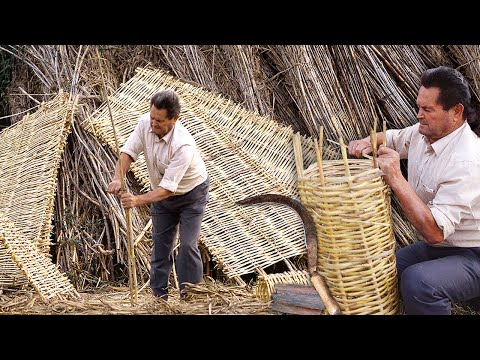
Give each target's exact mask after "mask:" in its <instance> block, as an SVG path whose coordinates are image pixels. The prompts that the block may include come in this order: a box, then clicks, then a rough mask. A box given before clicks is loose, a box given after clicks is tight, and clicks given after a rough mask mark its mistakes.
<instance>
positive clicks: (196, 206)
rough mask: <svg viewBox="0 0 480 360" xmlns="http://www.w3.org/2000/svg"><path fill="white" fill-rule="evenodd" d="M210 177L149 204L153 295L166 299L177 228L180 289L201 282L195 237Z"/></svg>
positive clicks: (196, 238)
mask: <svg viewBox="0 0 480 360" xmlns="http://www.w3.org/2000/svg"><path fill="white" fill-rule="evenodd" d="M209 187H210V179H209V178H207V180H205V181H204V182H203V183H201V184H200V185H198V186H196V187H195V188H194V189H192V190H191V191H189V192H188V193H186V194H183V195H176V196H170V197H169V198H167V199H165V200H162V201H159V202H156V203H153V204H151V205H150V214H151V216H152V239H153V249H152V256H151V260H150V287H151V289H152V292H153V294H154V295H155V296H161V297H163V298H164V299H167V298H168V280H169V276H170V272H171V271H172V267H173V260H174V251H173V250H174V248H175V245H176V239H177V231H179V240H180V246H179V248H178V254H177V257H176V264H175V268H176V271H177V277H178V281H179V283H180V285H179V286H180V291H181V292H182V291H183V290H184V288H185V284H184V283H185V282H189V283H192V284H197V283H200V282H202V281H203V262H202V257H201V255H200V250H199V248H198V238H199V236H200V227H201V224H202V219H203V214H204V213H205V207H206V205H207V202H208V189H209Z"/></svg>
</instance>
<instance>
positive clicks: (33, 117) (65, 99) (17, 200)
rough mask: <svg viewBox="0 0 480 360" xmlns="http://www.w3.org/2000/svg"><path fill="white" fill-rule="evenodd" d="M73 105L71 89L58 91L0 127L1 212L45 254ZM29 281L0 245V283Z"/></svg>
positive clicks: (23, 283) (12, 283)
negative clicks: (25, 113)
mask: <svg viewBox="0 0 480 360" xmlns="http://www.w3.org/2000/svg"><path fill="white" fill-rule="evenodd" d="M74 107H75V105H74V101H73V100H72V99H70V97H69V95H68V94H64V93H59V94H58V95H57V96H56V97H55V98H53V99H52V100H51V101H49V102H46V103H43V104H42V105H41V106H40V107H39V108H38V110H37V111H36V112H35V113H33V114H30V115H26V116H24V118H23V119H22V120H21V121H19V122H17V123H16V124H14V125H12V126H10V127H9V128H6V129H5V130H3V131H2V132H1V133H0V182H1V183H2V186H1V187H0V212H1V213H3V214H4V215H5V217H6V218H7V219H8V220H9V221H11V222H13V223H14V224H15V229H16V230H15V231H16V232H17V233H16V237H17V238H18V240H19V241H20V239H21V241H22V242H24V243H27V242H28V243H29V244H32V245H34V247H35V248H36V249H37V250H38V251H39V252H40V253H42V254H43V256H44V257H45V258H47V257H50V255H49V251H50V245H51V231H52V226H53V225H52V217H53V206H54V201H55V191H56V184H57V173H58V168H59V164H60V161H61V158H62V153H63V149H64V147H65V144H66V140H67V137H68V134H69V133H70V124H71V119H72V116H73V115H72V114H73V112H74ZM25 246H29V245H25ZM50 262H51V260H50ZM25 266H28V264H25ZM27 283H28V279H27V278H26V277H25V275H24V273H23V272H22V271H20V269H19V267H18V264H15V263H14V262H13V260H12V256H11V254H10V253H8V254H7V252H6V248H5V246H4V245H3V246H2V245H0V284H2V285H5V286H14V287H17V286H23V285H25V284H27Z"/></svg>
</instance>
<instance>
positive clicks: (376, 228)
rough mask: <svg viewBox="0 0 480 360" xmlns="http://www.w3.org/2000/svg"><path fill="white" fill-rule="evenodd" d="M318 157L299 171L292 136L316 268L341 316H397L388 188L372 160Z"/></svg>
mask: <svg viewBox="0 0 480 360" xmlns="http://www.w3.org/2000/svg"><path fill="white" fill-rule="evenodd" d="M340 143H341V146H342V155H343V160H322V149H321V144H322V139H321V136H320V146H317V166H315V167H313V166H310V167H309V168H308V170H307V171H304V170H303V160H302V154H301V148H300V138H299V137H298V136H296V135H295V136H294V149H295V158H296V163H297V164H298V166H297V172H298V175H299V176H298V188H299V193H300V197H301V201H302V203H303V204H304V205H305V207H307V209H309V211H310V212H311V213H312V215H313V217H314V219H315V224H316V228H317V237H318V256H317V259H318V260H317V268H318V270H319V272H320V274H321V275H322V276H323V277H324V278H325V280H326V282H327V285H328V287H329V289H330V291H331V293H332V295H333V296H334V297H335V298H336V300H337V302H338V304H339V306H340V308H341V310H342V313H343V314H358V315H360V314H396V313H397V311H398V290H397V278H396V266H395V255H394V250H395V238H394V234H393V227H392V220H391V203H390V195H391V193H390V188H389V187H388V185H386V184H385V183H384V181H383V179H382V177H381V174H380V171H379V169H378V168H376V167H374V166H373V161H372V160H375V158H374V159H372V160H368V159H347V155H346V151H345V145H344V144H343V140H342V139H341V138H340Z"/></svg>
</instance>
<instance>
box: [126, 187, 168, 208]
mask: <svg viewBox="0 0 480 360" xmlns="http://www.w3.org/2000/svg"><path fill="white" fill-rule="evenodd" d="M172 194H173V193H172V192H171V191H169V190H166V189H164V188H161V187H158V188H156V189H155V190H152V191H149V192H147V193H145V194H141V195H136V196H135V198H136V199H135V206H142V205H148V204H151V203H154V202H157V201H160V200H164V199H166V198H168V197H169V196H170V195H172Z"/></svg>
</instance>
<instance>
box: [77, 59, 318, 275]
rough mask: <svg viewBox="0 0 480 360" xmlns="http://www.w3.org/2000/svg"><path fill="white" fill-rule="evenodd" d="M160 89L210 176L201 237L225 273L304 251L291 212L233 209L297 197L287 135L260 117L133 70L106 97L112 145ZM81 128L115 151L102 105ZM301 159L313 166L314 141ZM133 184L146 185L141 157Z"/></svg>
mask: <svg viewBox="0 0 480 360" xmlns="http://www.w3.org/2000/svg"><path fill="white" fill-rule="evenodd" d="M164 88H172V89H174V90H175V91H176V92H177V93H178V94H179V95H180V97H181V100H182V113H181V115H180V120H181V122H182V124H183V125H184V126H185V127H186V128H187V129H188V130H189V131H190V132H191V134H192V135H193V137H194V138H195V141H196V143H197V147H198V149H199V151H200V152H201V155H202V157H203V159H204V160H205V163H206V166H207V170H208V172H209V174H210V177H211V184H212V185H211V188H210V195H211V200H210V202H209V203H208V205H207V209H206V213H205V216H204V221H203V223H202V229H201V236H200V240H201V241H202V242H203V244H204V245H205V246H206V247H207V249H208V250H209V251H210V253H211V254H212V256H213V258H214V260H215V261H217V262H218V263H219V264H220V266H221V267H222V270H223V271H224V272H225V274H226V275H227V276H230V277H235V276H240V275H243V274H247V273H251V272H254V271H255V270H256V269H259V268H261V269H263V268H266V267H268V266H270V265H272V264H275V263H277V262H279V261H282V260H285V259H288V258H290V257H292V256H298V255H302V254H304V253H305V251H306V246H305V239H304V237H305V236H304V230H303V223H302V222H301V219H300V218H299V217H298V215H297V214H296V213H295V211H294V210H292V209H290V208H288V207H286V206H282V205H277V204H271V203H266V204H256V205H251V206H239V205H237V204H236V203H235V202H236V201H238V200H241V199H243V198H245V197H247V196H251V195H257V194H262V193H267V192H268V193H278V194H282V195H286V196H291V197H293V198H297V199H298V198H299V194H298V190H297V185H296V181H297V179H296V173H295V158H294V154H293V150H292V149H293V147H292V143H291V141H292V140H291V138H292V130H291V128H290V127H285V126H282V125H280V124H279V123H278V122H276V121H274V120H273V119H270V118H267V117H261V116H259V115H257V114H255V113H252V112H249V111H246V110H245V109H243V108H242V106H240V105H239V104H236V103H233V102H232V101H229V100H228V99H225V98H223V97H222V96H220V95H217V94H213V93H212V92H210V91H207V90H204V89H202V88H201V87H198V86H194V85H192V84H188V83H184V82H182V81H180V80H178V79H176V78H174V77H172V76H170V75H168V74H167V73H165V72H164V71H161V70H157V69H152V68H144V69H137V72H136V75H135V76H134V77H132V78H131V79H130V80H129V81H127V82H126V83H125V84H122V86H121V88H120V89H119V90H118V91H117V92H116V93H115V94H113V95H111V96H110V97H109V103H110V111H111V113H112V118H113V121H114V124H115V132H116V135H117V139H118V144H119V146H122V145H123V144H124V143H125V141H126V139H127V138H128V136H129V134H130V133H131V132H132V131H133V129H134V127H135V125H136V123H137V121H138V118H139V116H140V115H141V114H143V113H145V112H148V111H149V107H150V102H149V101H150V98H151V96H152V95H153V94H155V93H156V92H157V91H159V90H162V89H164ZM82 126H83V127H84V128H85V129H86V130H87V131H89V132H91V133H92V134H95V135H96V136H98V137H99V138H100V139H101V140H102V141H104V142H105V143H106V144H108V145H109V146H111V147H112V148H113V149H114V148H115V146H116V145H115V137H114V131H113V127H112V125H111V118H110V112H109V110H108V106H107V105H103V106H101V107H100V108H99V109H98V110H97V111H96V112H95V113H94V114H93V115H92V116H90V118H88V119H87V120H86V121H85V122H84V123H82ZM304 147H305V148H304V152H305V154H313V155H310V157H309V156H306V157H305V162H306V163H307V164H308V163H313V162H314V160H315V159H314V152H313V151H312V149H313V142H312V141H310V140H309V139H304ZM132 171H133V173H134V175H135V176H136V178H137V179H138V181H139V182H140V183H141V184H142V185H143V186H144V190H146V189H148V188H149V186H150V184H149V180H148V172H147V168H146V165H145V160H144V157H143V155H141V156H139V158H138V159H137V161H136V162H135V163H134V164H133V166H132Z"/></svg>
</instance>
